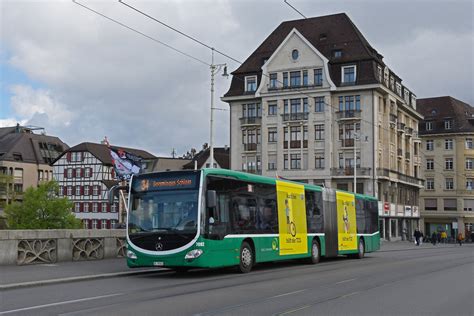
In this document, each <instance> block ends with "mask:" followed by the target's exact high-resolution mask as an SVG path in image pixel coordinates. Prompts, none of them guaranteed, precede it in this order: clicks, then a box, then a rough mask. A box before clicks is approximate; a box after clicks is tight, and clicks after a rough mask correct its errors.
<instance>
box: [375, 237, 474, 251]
mask: <svg viewBox="0 0 474 316" xmlns="http://www.w3.org/2000/svg"><path fill="white" fill-rule="evenodd" d="M471 245H473V246H474V243H463V245H462V246H463V247H464V246H467V247H469V246H471ZM456 246H457V247H459V244H457V243H450V244H447V243H446V244H438V243H437V244H436V245H433V244H431V243H425V242H424V243H422V244H421V245H420V246H417V245H415V242H414V241H384V240H382V241H381V245H380V250H379V251H382V252H384V251H400V250H412V249H413V250H415V249H433V248H451V247H456Z"/></svg>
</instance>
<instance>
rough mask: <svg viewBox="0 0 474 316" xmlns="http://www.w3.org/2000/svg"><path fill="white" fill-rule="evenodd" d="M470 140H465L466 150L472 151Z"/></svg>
mask: <svg viewBox="0 0 474 316" xmlns="http://www.w3.org/2000/svg"><path fill="white" fill-rule="evenodd" d="M472 148H473V146H472V138H466V149H472Z"/></svg>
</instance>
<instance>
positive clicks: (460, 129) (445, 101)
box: [416, 96, 474, 135]
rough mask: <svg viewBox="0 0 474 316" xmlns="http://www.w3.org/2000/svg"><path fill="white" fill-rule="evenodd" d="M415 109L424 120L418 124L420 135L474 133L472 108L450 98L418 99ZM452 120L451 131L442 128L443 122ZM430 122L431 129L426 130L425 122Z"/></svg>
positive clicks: (473, 111) (473, 112)
mask: <svg viewBox="0 0 474 316" xmlns="http://www.w3.org/2000/svg"><path fill="white" fill-rule="evenodd" d="M416 109H417V111H418V112H420V113H421V114H422V115H423V116H424V117H425V119H424V120H423V121H421V122H420V124H419V131H420V132H419V133H420V135H430V134H440V133H443V134H444V133H447V134H450V133H464V132H474V108H473V107H472V106H471V105H469V104H467V103H465V102H462V101H460V100H457V99H455V98H453V97H450V96H444V97H435V98H425V99H418V100H417V101H416ZM447 119H452V120H453V127H452V129H449V130H446V129H445V128H444V121H445V120H447ZM428 121H430V122H432V125H433V129H432V130H430V131H427V130H426V122H428Z"/></svg>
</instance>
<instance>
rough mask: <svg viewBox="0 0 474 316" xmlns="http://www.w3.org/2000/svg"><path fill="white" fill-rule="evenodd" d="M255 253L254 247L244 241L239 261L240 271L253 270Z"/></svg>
mask: <svg viewBox="0 0 474 316" xmlns="http://www.w3.org/2000/svg"><path fill="white" fill-rule="evenodd" d="M253 256H254V254H253V250H252V247H251V246H250V245H249V243H248V242H246V241H244V242H243V243H242V246H240V263H239V272H241V273H248V272H250V270H252V266H253V260H254V257H253Z"/></svg>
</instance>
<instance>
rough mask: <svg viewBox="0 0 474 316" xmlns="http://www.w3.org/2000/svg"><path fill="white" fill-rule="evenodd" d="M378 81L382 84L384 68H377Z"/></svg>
mask: <svg viewBox="0 0 474 316" xmlns="http://www.w3.org/2000/svg"><path fill="white" fill-rule="evenodd" d="M377 79H378V80H379V82H382V67H380V66H377Z"/></svg>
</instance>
